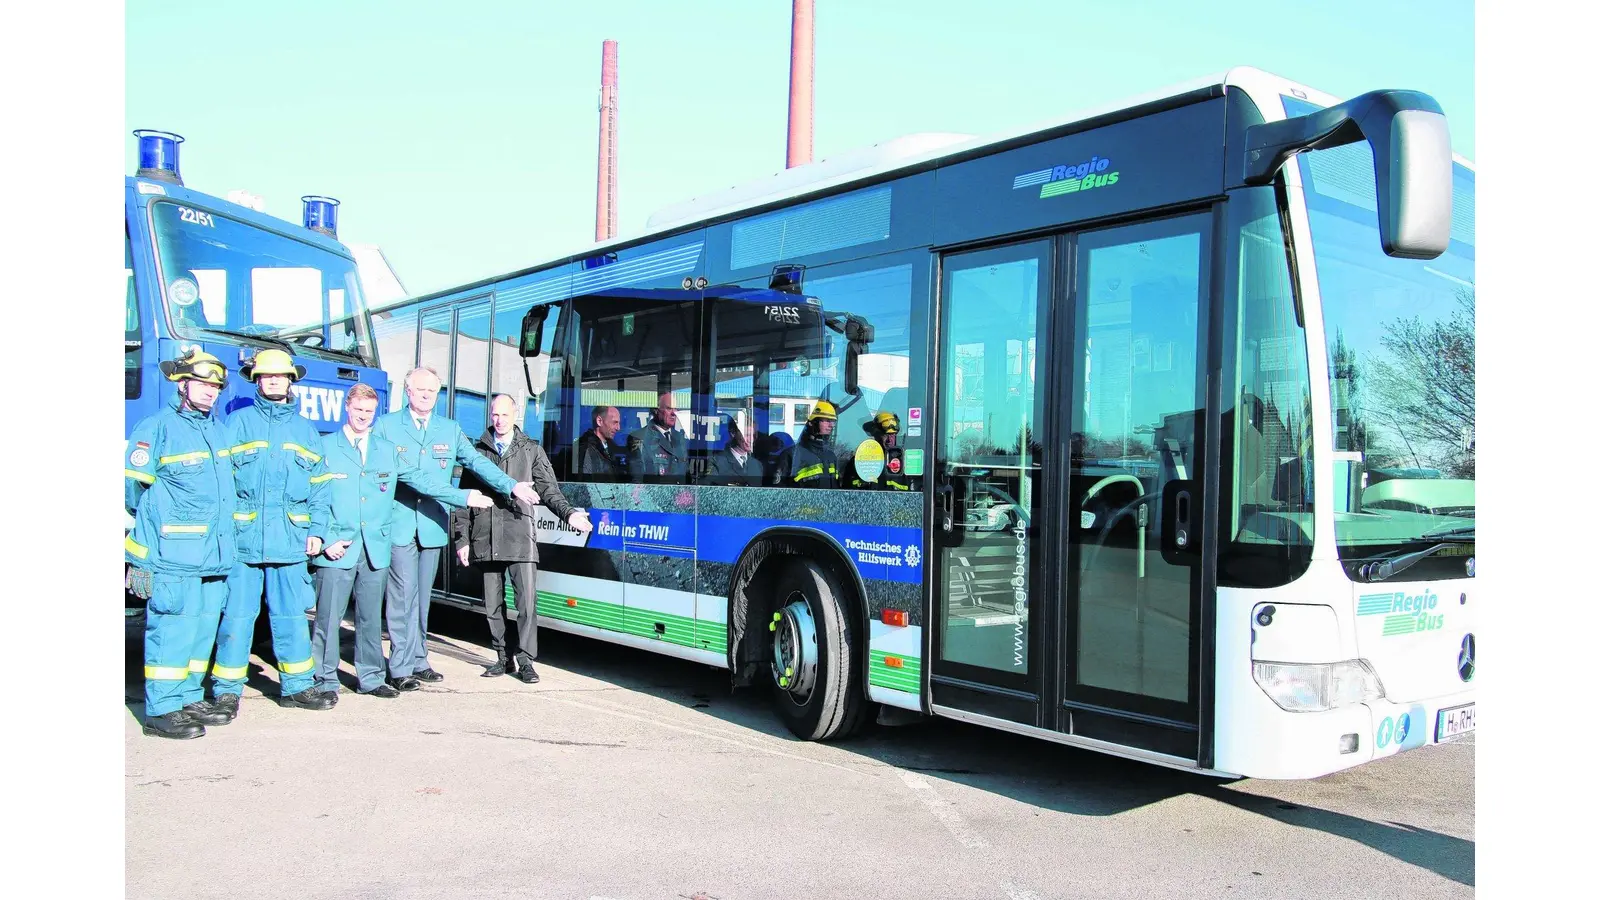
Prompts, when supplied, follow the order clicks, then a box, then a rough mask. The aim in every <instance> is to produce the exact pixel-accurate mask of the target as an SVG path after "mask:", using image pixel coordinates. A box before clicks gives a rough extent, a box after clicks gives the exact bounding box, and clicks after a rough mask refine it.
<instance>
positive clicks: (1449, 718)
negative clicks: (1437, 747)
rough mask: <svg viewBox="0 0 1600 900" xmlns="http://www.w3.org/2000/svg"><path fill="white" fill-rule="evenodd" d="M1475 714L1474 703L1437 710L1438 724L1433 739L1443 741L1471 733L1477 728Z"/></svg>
mask: <svg viewBox="0 0 1600 900" xmlns="http://www.w3.org/2000/svg"><path fill="white" fill-rule="evenodd" d="M1477 712H1478V706H1477V704H1475V703H1469V704H1467V705H1466V706H1453V707H1451V708H1450V709H1441V710H1439V722H1438V726H1437V727H1436V728H1435V730H1434V738H1433V739H1434V740H1435V741H1444V740H1449V739H1450V738H1453V737H1460V736H1461V735H1463V734H1467V733H1469V732H1471V731H1472V730H1473V728H1475V727H1476V726H1477Z"/></svg>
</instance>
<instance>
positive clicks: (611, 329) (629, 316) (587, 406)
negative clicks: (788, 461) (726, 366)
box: [571, 289, 709, 484]
mask: <svg viewBox="0 0 1600 900" xmlns="http://www.w3.org/2000/svg"><path fill="white" fill-rule="evenodd" d="M571 309H572V315H573V316H574V321H575V323H576V332H577V347H576V353H575V358H574V366H575V368H576V374H577V381H578V385H579V390H578V397H577V402H578V408H579V413H578V414H577V415H576V416H575V417H574V418H575V419H576V420H577V421H578V423H579V428H580V429H582V428H586V427H587V424H586V423H588V422H589V411H590V410H592V409H594V408H595V407H597V406H614V407H616V408H617V411H618V413H619V414H620V417H621V429H620V431H619V432H618V434H617V436H616V438H615V440H616V441H617V442H618V443H620V444H622V446H623V447H624V448H626V449H625V450H624V452H623V459H622V462H623V466H624V467H625V468H624V471H625V472H626V477H627V478H628V480H631V481H635V482H642V483H647V484H684V483H687V482H688V480H689V471H690V461H691V460H692V459H698V458H701V457H703V456H704V455H705V452H706V447H707V444H708V440H707V438H708V436H709V435H708V427H701V428H696V427H695V424H696V422H697V419H696V413H697V410H696V408H695V402H694V395H693V392H694V377H693V372H694V355H695V346H696V344H697V343H698V341H699V334H700V298H699V293H698V292H696V291H677V290H667V289H662V290H628V289H621V290H617V291H611V292H607V293H605V294H591V295H589V296H585V297H579V298H577V299H575V300H574V301H573V302H572V307H571ZM573 476H574V478H575V479H577V480H580V481H583V480H594V478H593V477H592V476H584V475H582V474H581V473H577V472H575V473H573ZM605 480H609V479H605Z"/></svg>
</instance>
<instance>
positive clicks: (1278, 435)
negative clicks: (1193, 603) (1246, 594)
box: [1217, 187, 1313, 587]
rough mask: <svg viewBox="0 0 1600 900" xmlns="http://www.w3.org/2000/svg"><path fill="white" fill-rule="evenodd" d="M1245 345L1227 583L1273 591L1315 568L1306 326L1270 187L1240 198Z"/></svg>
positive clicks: (1227, 431) (1239, 361)
mask: <svg viewBox="0 0 1600 900" xmlns="http://www.w3.org/2000/svg"><path fill="white" fill-rule="evenodd" d="M1236 197H1237V201H1238V202H1235V203H1230V204H1229V206H1230V213H1231V214H1232V216H1233V217H1234V218H1233V221H1234V222H1235V223H1237V224H1235V225H1234V226H1233V227H1234V228H1236V229H1237V233H1236V236H1235V237H1234V238H1233V240H1235V241H1236V242H1237V250H1236V253H1237V257H1236V259H1235V260H1234V264H1235V265H1236V266H1237V271H1236V272H1235V273H1232V274H1231V275H1230V277H1232V278H1234V279H1235V280H1236V282H1237V289H1236V296H1235V297H1234V300H1233V302H1234V303H1236V304H1237V307H1238V322H1239V324H1238V329H1239V333H1238V338H1237V340H1229V341H1226V342H1225V344H1224V345H1225V346H1227V347H1229V349H1230V352H1232V353H1233V355H1234V357H1235V358H1234V360H1233V365H1232V366H1231V367H1230V368H1232V370H1233V377H1234V385H1233V389H1232V395H1233V408H1232V409H1231V410H1230V409H1228V407H1227V406H1224V411H1223V428H1222V434H1223V441H1224V442H1226V443H1225V446H1224V448H1223V450H1224V452H1223V468H1222V488H1223V498H1224V499H1223V502H1222V509H1223V513H1222V514H1223V520H1222V526H1223V533H1222V541H1221V543H1220V547H1219V554H1218V576H1217V577H1218V583H1219V584H1221V585H1225V586H1240V587H1273V586H1276V585H1280V584H1287V583H1289V582H1290V581H1292V580H1294V579H1295V578H1298V577H1299V576H1300V575H1301V573H1303V572H1304V571H1305V568H1306V566H1307V565H1309V564H1310V561H1311V538H1312V534H1313V529H1312V519H1311V495H1310V493H1309V492H1308V491H1306V490H1305V489H1304V487H1305V484H1306V482H1307V479H1308V478H1309V474H1310V472H1311V431H1310V428H1309V427H1308V423H1307V420H1308V418H1309V417H1308V411H1309V409H1310V406H1311V395H1310V389H1311V379H1310V376H1309V374H1308V370H1307V359H1308V354H1307V349H1306V333H1305V328H1304V327H1303V326H1301V325H1300V324H1299V323H1298V322H1297V321H1296V316H1295V298H1294V288H1293V285H1292V282H1291V280H1290V274H1289V256H1288V252H1287V250H1286V247H1285V244H1284V239H1283V225H1282V224H1281V220H1280V218H1279V214H1278V207H1277V202H1276V200H1275V199H1274V196H1273V189H1272V188H1270V187H1262V188H1256V189H1253V190H1250V191H1245V192H1241V193H1240V194H1238V195H1236Z"/></svg>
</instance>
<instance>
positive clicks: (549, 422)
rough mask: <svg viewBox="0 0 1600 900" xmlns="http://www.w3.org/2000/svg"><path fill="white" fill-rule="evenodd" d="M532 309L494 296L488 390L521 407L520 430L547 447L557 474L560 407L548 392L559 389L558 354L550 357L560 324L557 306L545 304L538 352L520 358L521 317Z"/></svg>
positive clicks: (559, 363) (560, 371)
mask: <svg viewBox="0 0 1600 900" xmlns="http://www.w3.org/2000/svg"><path fill="white" fill-rule="evenodd" d="M532 308H533V304H532V303H531V302H529V303H510V304H502V303H501V302H500V301H499V300H498V299H497V300H496V301H495V308H494V348H493V350H492V353H491V355H490V358H489V366H490V369H489V392H490V393H491V394H505V395H507V396H509V397H510V398H511V399H512V400H513V401H514V402H515V403H516V405H517V408H518V409H520V410H522V417H521V420H520V421H519V422H518V423H517V424H519V425H520V426H522V430H523V432H525V433H526V434H527V435H528V437H530V438H532V439H533V440H536V441H539V442H540V443H542V444H543V445H544V446H545V447H546V448H547V449H550V450H551V454H550V455H551V462H552V463H555V464H556V473H557V475H560V473H561V472H562V467H561V465H560V463H559V462H557V461H556V459H555V453H554V449H553V448H554V447H555V446H556V441H555V429H556V427H557V426H558V425H559V423H560V415H559V413H560V410H559V409H558V408H557V406H556V404H554V403H553V402H552V401H553V400H554V399H555V398H554V397H553V396H552V394H551V393H550V391H551V390H552V389H555V390H559V389H560V388H561V379H562V374H563V373H562V364H563V363H564V360H563V359H561V358H560V357H552V356H551V355H550V351H551V349H552V348H553V347H554V346H555V339H556V331H557V329H558V328H559V327H560V321H561V309H562V307H561V305H560V304H556V305H553V306H549V307H547V309H548V310H549V313H548V314H547V316H546V317H545V321H544V333H543V335H542V337H541V339H540V342H539V355H538V356H531V357H526V358H524V357H523V356H522V354H521V353H519V352H518V349H519V341H520V339H521V336H522V319H523V317H524V316H526V315H527V314H528V310H530V309H532ZM580 425H581V422H580Z"/></svg>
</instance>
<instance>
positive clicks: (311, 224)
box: [300, 194, 339, 240]
mask: <svg viewBox="0 0 1600 900" xmlns="http://www.w3.org/2000/svg"><path fill="white" fill-rule="evenodd" d="M300 202H301V203H303V204H305V207H304V210H305V225H306V227H307V228H309V229H311V230H312V231H315V232H317V233H318V234H325V235H327V236H328V237H331V238H333V239H334V240H338V239H339V201H337V200H335V199H333V198H332V197H319V196H317V195H316V194H307V195H306V196H304V197H301V198H300Z"/></svg>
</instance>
